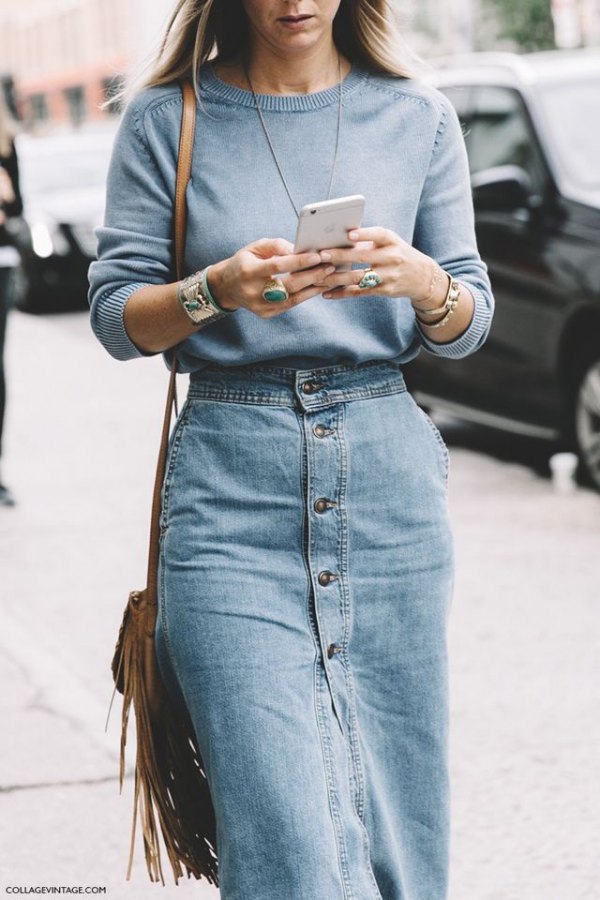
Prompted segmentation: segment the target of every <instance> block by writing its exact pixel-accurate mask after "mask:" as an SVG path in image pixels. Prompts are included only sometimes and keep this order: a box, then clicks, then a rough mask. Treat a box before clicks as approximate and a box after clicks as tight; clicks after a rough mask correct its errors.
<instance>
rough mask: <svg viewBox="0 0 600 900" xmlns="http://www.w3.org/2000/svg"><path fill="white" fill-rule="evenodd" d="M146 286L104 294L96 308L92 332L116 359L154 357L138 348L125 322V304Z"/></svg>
mask: <svg viewBox="0 0 600 900" xmlns="http://www.w3.org/2000/svg"><path fill="white" fill-rule="evenodd" d="M146 286H147V285H146V284H144V283H135V284H126V285H124V286H123V287H121V288H118V289H117V290H116V291H112V292H111V293H109V294H104V296H102V297H100V298H99V299H98V301H97V303H96V304H95V306H94V310H93V315H92V330H93V332H94V334H95V335H96V337H97V338H98V340H99V341H100V343H101V344H102V345H103V346H104V347H105V348H106V349H107V350H108V352H109V353H110V355H111V356H114V358H115V359H120V360H127V359H136V358H138V357H143V356H148V355H152V356H153V355H154V354H148V353H144V352H143V351H142V350H140V349H139V348H138V347H136V345H135V344H134V343H133V341H132V340H131V339H130V337H129V335H128V334H127V331H126V330H125V323H124V321H123V313H124V310H125V304H126V303H127V301H128V300H129V298H130V297H131V295H132V294H135V292H136V291H138V290H139V289H140V288H143V287H146Z"/></svg>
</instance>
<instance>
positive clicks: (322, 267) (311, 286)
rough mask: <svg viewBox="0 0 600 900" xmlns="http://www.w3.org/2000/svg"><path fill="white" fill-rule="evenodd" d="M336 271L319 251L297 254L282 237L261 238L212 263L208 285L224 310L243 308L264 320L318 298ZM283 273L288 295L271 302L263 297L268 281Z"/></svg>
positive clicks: (291, 245)
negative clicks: (312, 298) (328, 277)
mask: <svg viewBox="0 0 600 900" xmlns="http://www.w3.org/2000/svg"><path fill="white" fill-rule="evenodd" d="M301 269H305V270H306V271H300V270H301ZM334 271H335V267H334V266H332V265H331V263H324V262H322V260H321V256H320V254H319V253H294V246H293V244H291V243H290V242H289V241H286V240H284V239H283V238H262V239H261V240H258V241H253V242H252V243H251V244H247V245H246V246H245V247H242V248H241V250H238V251H237V253H235V254H234V255H233V256H231V257H229V258H228V259H225V260H223V261H222V262H219V263H215V264H214V265H213V266H211V268H210V270H209V272H208V286H209V288H210V291H211V293H212V294H213V295H214V298H215V300H216V301H217V303H218V304H219V305H220V306H222V307H223V308H224V309H230V310H234V309H240V307H244V309H248V310H250V312H253V313H254V314H255V315H257V316H259V317H260V318H261V319H270V318H272V317H273V316H279V315H281V313H284V312H286V311H287V310H288V309H290V308H291V307H292V306H297V305H298V304H299V303H302V302H303V301H304V300H309V299H310V298H311V297H316V296H317V295H318V294H320V293H321V291H322V290H323V286H322V284H321V281H322V279H323V278H324V277H325V276H326V275H331V274H332V273H333V272H334ZM284 272H285V273H287V274H285V275H283V277H282V278H281V281H282V282H283V283H284V285H285V287H286V289H287V291H288V294H289V297H288V299H287V300H284V301H282V302H280V303H270V302H269V301H268V300H265V299H264V297H263V296H262V292H263V290H264V287H265V283H266V282H267V281H268V280H269V279H270V278H279V277H280V276H281V275H282V273H284Z"/></svg>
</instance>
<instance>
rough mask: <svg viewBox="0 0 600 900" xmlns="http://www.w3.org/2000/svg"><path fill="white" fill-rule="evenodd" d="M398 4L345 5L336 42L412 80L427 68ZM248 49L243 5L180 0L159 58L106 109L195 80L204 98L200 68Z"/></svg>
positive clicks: (379, 68) (372, 0)
mask: <svg viewBox="0 0 600 900" xmlns="http://www.w3.org/2000/svg"><path fill="white" fill-rule="evenodd" d="M393 3H394V0H341V3H340V7H339V9H338V12H337V15H336V17H335V19H334V21H333V39H334V42H335V45H336V47H337V49H338V50H339V51H340V53H342V54H343V55H344V56H346V57H347V58H348V59H349V60H350V61H351V62H356V63H360V64H362V65H364V66H365V67H366V68H367V69H369V70H371V71H373V72H376V73H379V74H383V75H392V76H397V77H404V78H411V77H414V76H415V75H416V74H417V72H418V68H420V67H421V65H422V64H424V65H425V66H426V65H427V64H426V63H424V60H422V59H421V58H420V57H419V56H418V55H417V54H416V53H415V52H414V51H413V50H411V49H409V47H408V45H407V44H406V42H405V41H404V38H403V36H402V32H401V28H400V24H399V15H398V13H397V12H396V11H395V10H394V7H393V6H392V4H393ZM248 44H249V31H248V20H247V17H246V13H245V11H244V8H243V6H242V2H241V0H178V2H177V4H176V6H175V9H174V10H173V13H172V15H171V17H170V19H169V22H168V24H167V27H166V30H165V33H164V36H163V38H162V41H161V43H160V46H159V49H158V52H157V53H156V55H155V56H154V57H153V58H152V59H151V60H150V61H149V62H146V63H145V64H144V66H143V68H142V69H141V70H140V71H139V72H138V73H137V75H134V77H133V79H132V80H131V81H130V83H129V86H128V87H126V88H125V89H124V90H122V91H121V92H119V93H118V94H117V95H116V96H114V97H112V98H111V99H110V100H108V101H106V103H105V104H104V107H106V106H110V105H111V104H112V103H115V102H116V103H122V102H123V101H127V100H129V99H130V98H131V97H132V96H133V95H134V94H135V93H137V91H138V90H141V89H142V88H145V87H153V86H158V85H163V84H170V83H172V82H174V81H177V80H179V79H191V80H192V83H193V85H194V89H195V91H196V93H197V94H198V92H199V91H198V71H199V69H200V66H201V65H202V64H203V63H205V62H207V61H208V60H209V59H212V60H218V61H219V62H228V61H230V60H233V59H234V58H235V57H237V56H238V55H240V54H241V55H243V54H245V53H246V52H247V51H248ZM409 60H410V61H411V62H412V63H413V65H411V64H410V63H409Z"/></svg>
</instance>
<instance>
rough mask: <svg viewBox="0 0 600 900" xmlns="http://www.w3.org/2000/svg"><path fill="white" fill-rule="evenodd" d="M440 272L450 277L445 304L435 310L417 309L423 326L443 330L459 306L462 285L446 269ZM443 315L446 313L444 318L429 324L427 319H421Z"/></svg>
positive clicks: (418, 318)
mask: <svg viewBox="0 0 600 900" xmlns="http://www.w3.org/2000/svg"><path fill="white" fill-rule="evenodd" d="M439 271H440V272H443V273H444V275H447V276H448V290H447V292H446V296H445V298H444V302H443V303H442V305H441V306H436V307H435V309H420V308H418V307H415V314H416V317H417V321H418V322H420V323H421V325H427V327H428V328H443V326H444V325H446V324H447V323H448V322H449V321H450V319H451V318H452V316H453V315H454V310H455V309H456V307H457V306H458V301H459V300H460V284H459V283H458V281H455V280H454V278H453V277H452V275H451V274H450V273H449V272H446V271H445V269H440V270H439ZM434 280H435V275H434V278H433V279H432V283H433V281H434ZM430 294H431V292H430ZM442 313H444V315H442V318H441V319H438V320H437V321H434V322H428V321H427V319H426V318H425V319H423V318H421V317H422V316H439V315H441V314H442Z"/></svg>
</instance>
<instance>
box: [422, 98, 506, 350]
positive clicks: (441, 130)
mask: <svg viewBox="0 0 600 900" xmlns="http://www.w3.org/2000/svg"><path fill="white" fill-rule="evenodd" d="M440 95H441V97H442V114H441V117H440V122H439V124H438V129H437V133H436V138H435V142H434V146H433V150H432V155H431V160H430V163H429V171H428V173H427V176H426V179H425V183H424V186H423V191H422V193H421V198H420V201H419V208H418V210H417V218H416V223H415V231H414V238H413V244H414V246H415V247H416V248H417V249H418V250H420V251H421V252H422V253H426V254H427V255H428V256H430V257H432V259H435V260H436V261H437V262H438V263H439V265H440V266H441V267H442V268H443V269H445V270H446V271H447V272H449V273H450V274H451V275H452V276H453V277H454V278H455V279H456V280H457V281H460V282H461V283H462V284H464V285H465V286H466V287H467V288H468V289H469V290H470V291H471V293H472V294H473V298H474V300H475V311H474V313H473V318H472V319H471V323H470V324H469V326H468V328H467V329H466V331H464V332H463V333H462V334H461V335H459V336H458V337H457V338H455V339H454V340H452V341H449V342H447V343H442V344H437V343H435V341H431V340H429V339H428V338H427V337H426V336H425V333H424V331H423V329H422V328H421V327H420V326H419V323H418V321H417V324H416V327H417V331H418V333H419V336H420V339H421V342H422V344H423V346H424V347H425V349H426V350H429V351H430V352H431V353H434V354H435V355H436V356H447V357H454V358H461V357H464V356H468V355H469V354H470V353H474V352H475V351H476V350H478V349H479V347H481V345H482V344H483V343H484V341H485V339H486V338H487V336H488V333H489V330H490V326H491V323H492V316H493V312H494V297H493V294H492V288H491V284H490V280H489V277H488V274H487V266H486V264H485V263H484V262H483V261H482V259H481V257H480V255H479V251H478V249H477V240H476V236H475V216H474V210H473V197H472V193H471V179H470V174H469V163H468V158H467V150H466V146H465V141H464V137H463V135H462V131H461V126H460V120H459V118H458V114H457V112H456V110H455V109H454V107H453V106H452V104H451V103H450V101H449V100H448V99H447V98H446V97H445V96H444V95H443V94H441V92H440Z"/></svg>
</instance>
